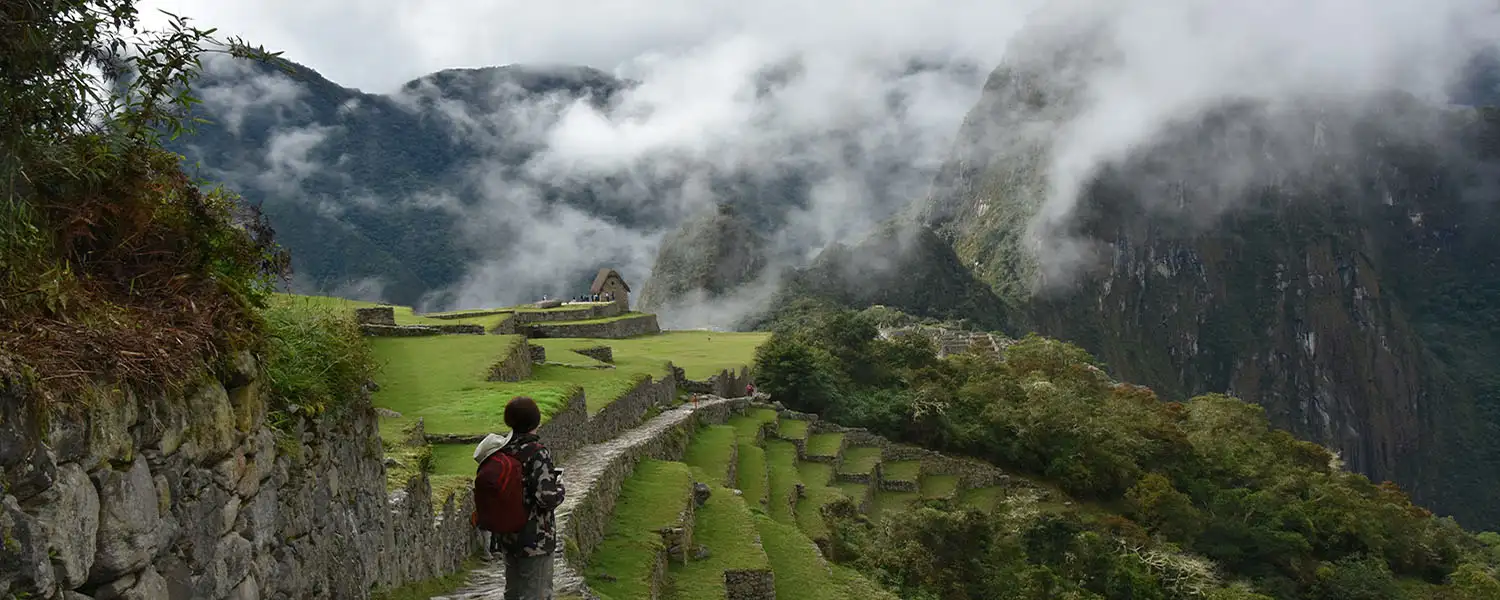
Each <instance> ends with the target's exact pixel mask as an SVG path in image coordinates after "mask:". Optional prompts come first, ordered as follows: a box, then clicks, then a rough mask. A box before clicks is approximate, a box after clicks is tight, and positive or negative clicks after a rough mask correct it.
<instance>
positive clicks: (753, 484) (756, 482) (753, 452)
mask: <svg viewBox="0 0 1500 600" xmlns="http://www.w3.org/2000/svg"><path fill="white" fill-rule="evenodd" d="M739 453H740V456H739V465H738V466H737V467H736V468H735V478H736V479H738V480H739V482H738V486H737V487H739V488H740V491H741V492H744V494H745V502H746V503H748V504H749V505H750V506H751V508H756V509H760V508H761V507H762V506H764V503H765V501H766V450H765V449H764V448H761V447H760V446H756V445H754V444H749V443H741V444H740V448H739Z"/></svg>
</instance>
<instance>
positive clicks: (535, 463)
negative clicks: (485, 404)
mask: <svg viewBox="0 0 1500 600" xmlns="http://www.w3.org/2000/svg"><path fill="white" fill-rule="evenodd" d="M541 422H542V412H541V410H540V409H539V408H537V405H536V401H535V400H532V399H531V398H528V397H525V396H516V397H515V398H512V399H511V400H510V402H509V403H507V404H506V405H505V425H506V426H507V427H510V429H511V431H510V433H509V434H507V435H506V436H499V435H496V434H493V433H492V434H490V435H488V436H486V437H485V438H484V440H483V441H481V442H479V446H477V447H476V448H475V449H474V460H475V461H477V462H478V463H479V469H478V471H477V472H476V473H475V475H474V519H473V522H474V525H475V526H476V527H478V528H479V529H481V530H483V531H487V532H489V534H490V536H489V537H490V542H489V551H490V552H492V553H500V554H501V555H502V557H503V559H504V560H505V600H551V599H552V553H553V552H555V551H556V550H557V520H556V518H555V516H554V515H553V511H554V510H556V509H557V507H558V505H560V504H562V501H563V497H564V495H565V492H566V491H565V489H564V488H563V483H562V469H559V468H556V467H554V466H553V464H552V452H551V451H550V450H548V449H547V447H546V446H544V445H542V442H541V440H540V439H538V438H537V435H536V430H537V428H538V427H539V426H540V425H541Z"/></svg>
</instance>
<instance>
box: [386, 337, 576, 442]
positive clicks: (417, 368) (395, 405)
mask: <svg viewBox="0 0 1500 600" xmlns="http://www.w3.org/2000/svg"><path fill="white" fill-rule="evenodd" d="M520 340H521V337H520V336H515V335H439V336H424V337H406V338H399V337H390V338H372V339H371V340H370V346H371V348H372V349H373V351H374V354H375V358H376V360H378V361H380V363H381V365H382V370H381V372H380V374H379V375H377V376H376V378H375V381H376V383H378V384H380V390H379V391H377V392H375V395H374V403H375V406H378V407H381V408H388V409H390V410H394V411H396V412H398V413H401V418H399V419H383V422H382V424H381V433H382V435H384V436H385V437H387V439H390V438H391V436H393V435H397V434H396V433H395V432H399V430H400V429H401V428H402V427H405V426H406V425H407V424H408V423H411V422H412V421H414V420H416V418H417V417H422V419H423V423H424V426H425V427H426V430H427V432H428V433H458V434H467V435H473V434H482V433H489V432H502V431H507V428H506V427H505V420H504V410H505V403H506V402H509V401H510V399H511V398H513V397H515V396H520V395H526V396H530V397H532V398H533V399H535V400H536V401H537V404H538V405H539V406H540V407H541V409H542V417H543V420H544V421H545V420H546V419H547V418H550V417H551V416H552V415H553V414H554V413H556V412H557V411H559V410H561V409H562V408H563V406H564V404H565V403H566V402H567V399H568V398H569V397H570V396H572V394H573V393H574V392H575V391H576V390H578V389H579V388H580V387H581V386H580V385H579V384H578V383H576V382H573V381H569V380H567V378H555V379H554V380H547V379H531V380H527V381H519V382H514V383H509V382H500V381H485V378H486V377H488V376H489V369H490V365H493V364H494V363H496V362H498V361H500V359H501V358H503V357H505V355H506V354H508V353H509V352H510V351H511V348H512V347H513V346H514V345H515V344H518V343H520Z"/></svg>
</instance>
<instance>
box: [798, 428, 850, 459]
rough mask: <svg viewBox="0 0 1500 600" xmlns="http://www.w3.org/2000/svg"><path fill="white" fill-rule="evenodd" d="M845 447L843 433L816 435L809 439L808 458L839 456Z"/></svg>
mask: <svg viewBox="0 0 1500 600" xmlns="http://www.w3.org/2000/svg"><path fill="white" fill-rule="evenodd" d="M843 447H844V434H842V433H815V434H812V435H810V436H808V437H807V455H808V456H838V454H839V450H841V449H842V448H843Z"/></svg>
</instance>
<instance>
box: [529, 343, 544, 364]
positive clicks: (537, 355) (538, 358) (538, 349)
mask: <svg viewBox="0 0 1500 600" xmlns="http://www.w3.org/2000/svg"><path fill="white" fill-rule="evenodd" d="M526 348H527V352H530V353H531V362H534V363H537V364H541V363H544V362H547V347H546V346H532V345H531V344H527V345H526Z"/></svg>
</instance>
